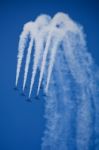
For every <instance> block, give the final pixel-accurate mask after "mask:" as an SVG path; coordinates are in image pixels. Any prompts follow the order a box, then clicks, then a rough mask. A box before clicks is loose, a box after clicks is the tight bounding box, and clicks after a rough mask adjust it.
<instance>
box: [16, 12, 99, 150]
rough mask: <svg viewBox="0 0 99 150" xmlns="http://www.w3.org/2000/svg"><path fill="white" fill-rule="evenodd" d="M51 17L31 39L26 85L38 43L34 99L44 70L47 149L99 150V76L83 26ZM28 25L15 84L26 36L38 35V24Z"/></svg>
mask: <svg viewBox="0 0 99 150" xmlns="http://www.w3.org/2000/svg"><path fill="white" fill-rule="evenodd" d="M48 18H50V17H48V16H47V15H45V16H40V17H39V18H37V19H36V21H35V22H34V24H35V27H36V29H37V30H36V31H37V32H35V33H36V34H35V36H33V38H31V39H30V43H29V49H28V52H27V58H28V59H26V66H25V75H24V84H23V89H24V87H25V84H26V79H27V75H28V70H29V62H30V56H31V52H32V45H33V40H34V42H35V46H34V61H33V70H32V77H31V81H30V90H29V98H30V97H31V93H32V89H33V86H34V82H35V78H36V73H37V69H39V70H40V76H39V82H38V89H37V95H38V94H39V91H40V86H41V84H42V80H43V86H44V89H45V92H46V93H47V95H46V94H44V99H45V118H46V129H45V132H44V137H43V142H42V150H93V149H95V150H98V149H99V144H98V143H99V125H98V124H99V109H98V106H97V105H99V102H98V99H99V94H98V93H97V92H98V91H99V90H98V89H97V88H99V87H98V86H99V85H97V81H98V83H99V78H97V77H96V74H99V73H97V70H96V65H95V64H94V62H93V59H92V56H91V55H90V53H89V52H88V51H87V48H86V41H85V35H84V33H83V30H82V27H81V26H80V25H78V24H77V23H76V22H74V21H73V20H72V19H71V18H70V17H69V16H68V15H66V14H64V13H57V14H56V15H55V16H54V17H53V19H52V20H51V19H48ZM48 20H49V21H48ZM36 22H38V23H36ZM27 27H28V28H27V29H28V30H27V29H26V28H25V31H23V33H22V35H21V38H20V43H19V52H18V65H17V74H16V86H17V83H18V79H19V74H20V69H21V63H22V59H23V55H24V49H25V46H26V38H27V37H28V35H29V34H30V32H32V33H33V32H34V31H33V24H32V25H31V26H27ZM32 35H33V34H32ZM94 72H95V73H94ZM97 76H98V75H97Z"/></svg>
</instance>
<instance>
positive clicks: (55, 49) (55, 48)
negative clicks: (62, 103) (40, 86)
mask: <svg viewBox="0 0 99 150" xmlns="http://www.w3.org/2000/svg"><path fill="white" fill-rule="evenodd" d="M58 30H59V29H58ZM55 32H56V33H55ZM56 34H57V36H58V39H57V37H56V38H55V37H54V39H53V40H55V42H54V44H53V47H52V49H51V51H52V52H51V56H50V62H49V68H48V76H47V83H46V87H45V92H46V93H47V91H48V86H49V82H50V77H51V73H52V69H53V65H54V62H55V56H56V51H57V49H58V46H59V44H60V42H61V41H62V39H63V36H64V32H63V31H62V30H60V31H57V30H56V31H54V35H56Z"/></svg>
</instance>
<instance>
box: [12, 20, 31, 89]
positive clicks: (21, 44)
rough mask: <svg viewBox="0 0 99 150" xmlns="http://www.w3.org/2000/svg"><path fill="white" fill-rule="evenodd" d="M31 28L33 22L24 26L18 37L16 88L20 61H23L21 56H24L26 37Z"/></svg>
mask: <svg viewBox="0 0 99 150" xmlns="http://www.w3.org/2000/svg"><path fill="white" fill-rule="evenodd" d="M32 26H33V22H29V23H27V24H25V25H24V29H23V32H22V33H21V35H20V41H19V48H18V56H17V58H18V60H17V61H18V62H17V71H16V84H15V85H16V86H17V84H18V79H19V75H20V69H21V64H22V59H23V55H24V50H25V46H26V44H27V38H28V35H29V33H30V31H31V27H32Z"/></svg>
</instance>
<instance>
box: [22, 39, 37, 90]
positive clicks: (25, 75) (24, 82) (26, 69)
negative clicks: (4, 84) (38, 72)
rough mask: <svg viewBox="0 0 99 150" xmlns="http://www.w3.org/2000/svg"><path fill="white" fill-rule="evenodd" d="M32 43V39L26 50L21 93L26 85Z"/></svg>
mask: <svg viewBox="0 0 99 150" xmlns="http://www.w3.org/2000/svg"><path fill="white" fill-rule="evenodd" d="M33 41H34V38H33V37H32V38H31V40H30V43H29V48H28V50H27V57H26V64H25V72H24V81H23V91H24V88H25V85H26V80H27V75H28V70H29V64H30V57H31V52H32V47H33Z"/></svg>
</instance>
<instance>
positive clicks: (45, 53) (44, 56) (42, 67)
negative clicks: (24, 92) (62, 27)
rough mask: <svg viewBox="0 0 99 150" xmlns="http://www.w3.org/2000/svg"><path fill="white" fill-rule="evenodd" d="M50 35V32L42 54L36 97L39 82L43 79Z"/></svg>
mask: <svg viewBox="0 0 99 150" xmlns="http://www.w3.org/2000/svg"><path fill="white" fill-rule="evenodd" d="M52 33H53V32H52V31H51V32H50V33H49V37H48V39H47V43H46V47H45V50H44V54H43V59H42V64H41V70H40V78H39V83H38V89H37V95H38V94H39V90H40V86H41V82H42V78H43V74H44V69H45V65H46V59H47V54H48V50H49V46H50V44H51V37H52Z"/></svg>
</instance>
